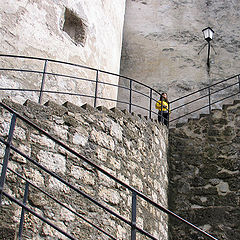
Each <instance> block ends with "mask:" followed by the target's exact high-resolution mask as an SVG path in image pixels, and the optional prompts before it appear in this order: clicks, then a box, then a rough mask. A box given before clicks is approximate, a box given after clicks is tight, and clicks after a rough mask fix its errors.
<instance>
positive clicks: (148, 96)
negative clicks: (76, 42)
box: [0, 54, 160, 118]
mask: <svg viewBox="0 0 240 240" xmlns="http://www.w3.org/2000/svg"><path fill="white" fill-rule="evenodd" d="M0 57H5V58H18V59H27V60H35V61H41V62H43V63H44V68H43V70H42V69H40V70H30V69H24V68H9V67H8V68H0V71H13V72H24V73H30V74H42V79H41V87H40V88H39V89H35V90H29V89H28V90H27V89H26V88H24V89H26V90H24V89H16V88H0V90H8V91H9V90H12V91H29V92H30V91H33V92H38V93H39V99H38V102H39V103H42V96H43V94H44V93H54V94H68V95H75V96H79V97H89V98H92V99H93V101H94V107H96V106H97V100H98V99H101V100H105V101H111V102H115V103H122V104H125V105H128V110H129V112H132V107H133V106H134V107H136V108H139V109H143V110H144V112H146V113H147V115H148V117H149V118H152V114H155V115H156V114H157V113H156V111H155V109H154V108H153V105H154V104H152V102H153V103H155V102H157V100H158V99H155V98H154V97H152V96H153V94H156V95H157V96H160V93H159V92H158V91H156V90H155V89H153V88H151V87H149V86H147V85H146V84H144V83H141V82H139V81H137V80H135V79H132V78H129V77H126V76H123V75H119V74H116V73H112V72H108V71H105V70H100V69H96V68H92V67H88V66H84V65H80V64H74V63H69V62H64V61H59V60H54V59H49V58H40V57H29V56H22V55H12V54H0ZM49 62H51V63H56V64H62V65H69V66H73V67H77V68H79V69H86V70H90V71H92V72H93V73H94V74H95V79H89V78H83V77H78V76H75V75H68V74H60V73H57V72H49V71H47V64H48V63H49ZM99 74H106V75H107V76H115V77H118V78H119V79H124V80H127V85H128V86H124V85H120V84H114V83H109V82H104V81H101V79H100V78H99ZM46 76H55V77H64V78H70V79H75V80H79V81H87V82H91V83H95V89H93V90H92V95H90V94H83V93H80V92H79V93H75V94H73V93H72V92H66V91H51V90H49V89H45V86H44V85H45V78H46ZM101 84H103V85H104V86H110V87H113V89H116V90H117V91H118V90H119V89H123V90H126V91H129V97H128V98H129V99H128V101H121V100H118V99H113V98H104V97H102V96H99V94H98V87H99V86H100V85H101ZM133 85H137V86H141V87H142V88H144V91H139V90H137V89H135V88H134V87H133ZM63 92H64V93H63ZM146 92H148V93H149V94H147V93H146ZM133 94H138V95H139V96H140V97H144V98H146V102H149V106H148V107H146V106H144V107H143V106H142V105H140V104H139V102H137V101H136V102H135V100H134V98H133V97H132V96H133Z"/></svg>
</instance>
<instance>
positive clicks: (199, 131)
mask: <svg viewBox="0 0 240 240" xmlns="http://www.w3.org/2000/svg"><path fill="white" fill-rule="evenodd" d="M168 162H169V173H170V174H169V207H170V209H172V210H173V211H174V212H177V213H178V214H180V213H181V214H182V215H183V217H185V218H187V219H189V221H191V222H193V223H195V224H198V225H199V226H200V227H201V228H203V229H204V230H206V231H208V232H210V233H212V234H213V235H214V236H215V237H217V238H218V239H228V240H235V239H240V231H239V219H240V209H239V203H240V197H239V191H240V185H239V183H240V100H235V101H234V102H233V103H232V104H228V105H223V107H222V109H216V110H212V112H211V114H210V115H209V114H201V115H200V116H199V118H198V119H189V120H188V122H187V123H184V124H178V125H177V127H176V128H173V129H170V130H169V153H168ZM170 232H171V234H172V237H170V240H171V239H173V240H180V239H181V240H182V239H184V240H191V239H199V238H198V237H197V236H196V235H195V234H194V233H193V232H191V231H188V230H187V229H186V228H184V227H183V226H181V225H179V224H177V223H176V222H175V221H170Z"/></svg>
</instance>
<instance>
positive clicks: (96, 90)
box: [93, 70, 99, 107]
mask: <svg viewBox="0 0 240 240" xmlns="http://www.w3.org/2000/svg"><path fill="white" fill-rule="evenodd" d="M98 74H99V70H96V86H95V95H94V104H93V105H94V107H97V93H98Z"/></svg>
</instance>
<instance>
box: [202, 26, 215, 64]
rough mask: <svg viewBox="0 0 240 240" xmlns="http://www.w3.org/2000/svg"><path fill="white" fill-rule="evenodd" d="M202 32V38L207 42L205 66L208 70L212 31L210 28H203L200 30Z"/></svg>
mask: <svg viewBox="0 0 240 240" xmlns="http://www.w3.org/2000/svg"><path fill="white" fill-rule="evenodd" d="M202 32H203V35H204V38H205V40H206V41H207V44H208V58H207V66H208V68H210V41H211V40H212V39H213V33H214V31H213V30H212V29H211V28H210V27H207V28H204V29H203V30H202Z"/></svg>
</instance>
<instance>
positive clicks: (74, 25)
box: [63, 8, 86, 46]
mask: <svg viewBox="0 0 240 240" xmlns="http://www.w3.org/2000/svg"><path fill="white" fill-rule="evenodd" d="M63 31H64V32H66V33H67V34H68V35H69V37H70V38H71V39H72V41H73V42H74V43H75V44H76V45H78V44H81V45H82V46H84V44H85V41H86V25H85V24H84V23H83V20H82V19H81V18H80V17H78V16H77V15H76V14H75V13H74V12H73V11H71V10H70V9H68V8H66V9H65V13H64V24H63Z"/></svg>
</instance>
